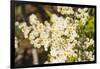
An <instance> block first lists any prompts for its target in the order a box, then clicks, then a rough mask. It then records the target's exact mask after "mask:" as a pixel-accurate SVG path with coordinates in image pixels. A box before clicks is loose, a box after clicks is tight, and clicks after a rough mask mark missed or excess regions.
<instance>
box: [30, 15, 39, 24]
mask: <svg viewBox="0 0 100 69" xmlns="http://www.w3.org/2000/svg"><path fill="white" fill-rule="evenodd" d="M36 21H37V17H36V15H34V14H32V15H31V16H30V17H29V22H30V24H31V25H33V24H36Z"/></svg>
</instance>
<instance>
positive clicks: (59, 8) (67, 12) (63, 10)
mask: <svg viewBox="0 0 100 69" xmlns="http://www.w3.org/2000/svg"><path fill="white" fill-rule="evenodd" d="M57 11H58V12H59V13H61V14H62V15H70V14H74V11H73V8H72V7H66V6H63V7H62V6H57Z"/></svg>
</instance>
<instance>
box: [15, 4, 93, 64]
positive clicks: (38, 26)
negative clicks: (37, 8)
mask: <svg viewBox="0 0 100 69" xmlns="http://www.w3.org/2000/svg"><path fill="white" fill-rule="evenodd" d="M57 11H58V12H59V13H61V14H62V15H72V14H73V16H75V17H76V18H75V19H74V18H73V17H69V16H66V17H63V16H58V15H57V14H52V15H51V16H50V22H48V21H44V23H41V22H40V21H39V20H38V18H37V16H36V15H35V14H31V15H30V16H29V23H30V24H31V25H30V26H27V24H26V22H23V23H18V22H16V23H15V25H16V26H18V28H19V29H21V31H22V32H23V34H24V38H25V39H26V38H28V39H29V40H30V44H32V45H33V47H35V48H41V46H43V47H44V49H45V51H48V48H50V51H49V53H48V55H49V57H48V58H49V60H47V61H46V62H45V64H47V63H65V62H77V61H82V59H81V58H80V56H79V55H80V54H81V52H80V51H79V53H76V51H77V52H78V50H77V49H74V48H75V47H76V46H79V45H81V44H83V45H82V47H83V49H88V48H89V47H90V46H94V40H93V39H92V38H91V39H90V38H88V37H87V38H84V39H86V41H84V42H83V43H82V42H81V41H79V40H78V39H80V38H81V37H80V36H79V34H78V33H77V28H78V26H79V25H78V24H79V21H81V22H82V25H83V26H84V25H85V24H86V21H87V19H88V16H89V14H88V12H87V11H88V8H78V10H77V11H74V10H73V8H72V7H64V6H63V7H62V6H57ZM74 13H75V14H74ZM17 43H18V42H17V39H15V44H16V47H17ZM84 54H85V56H87V59H88V60H90V61H92V60H93V59H94V55H93V52H92V51H87V50H86V51H85V52H84ZM81 55H83V54H81Z"/></svg>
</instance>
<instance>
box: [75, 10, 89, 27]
mask: <svg viewBox="0 0 100 69" xmlns="http://www.w3.org/2000/svg"><path fill="white" fill-rule="evenodd" d="M75 16H76V18H78V19H80V21H81V22H82V24H83V26H84V25H85V24H86V22H87V20H88V16H89V14H88V8H82V9H81V8H78V12H76V13H75Z"/></svg>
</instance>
